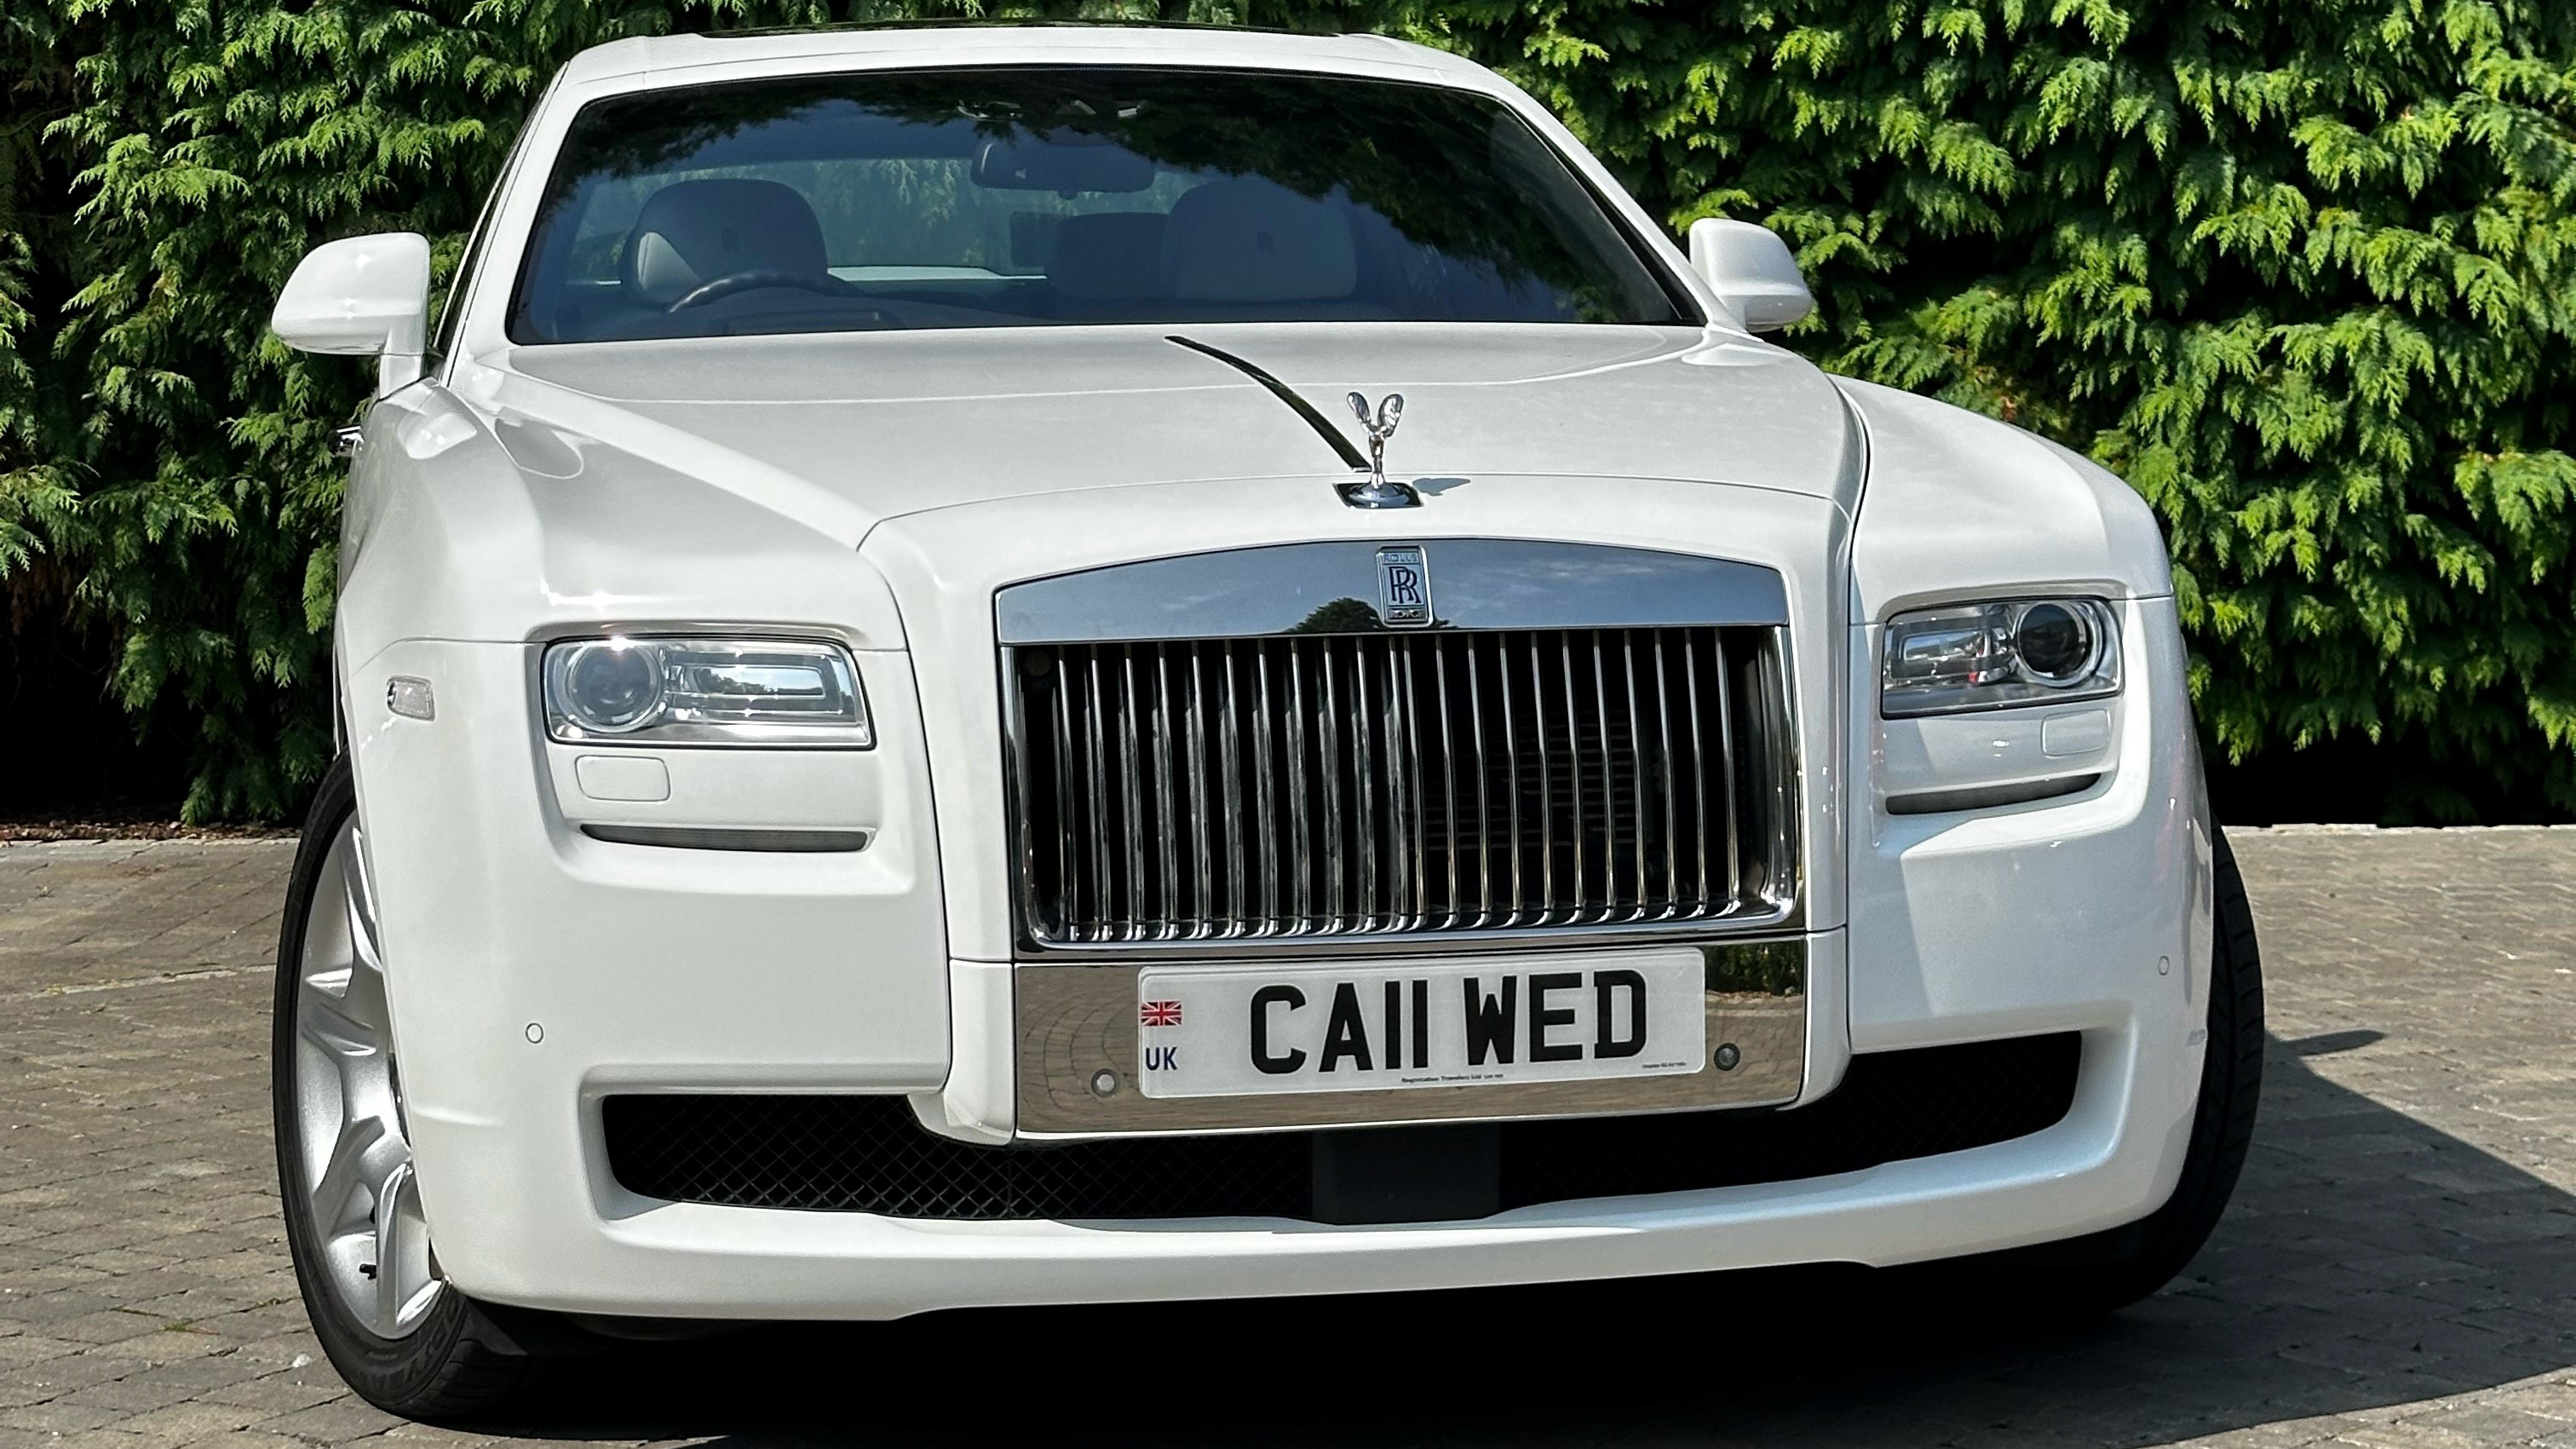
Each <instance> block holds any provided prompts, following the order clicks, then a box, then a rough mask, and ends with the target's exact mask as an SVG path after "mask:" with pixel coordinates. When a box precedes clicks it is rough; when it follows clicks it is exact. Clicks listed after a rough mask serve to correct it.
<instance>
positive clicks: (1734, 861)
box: [1711, 645, 1744, 911]
mask: <svg viewBox="0 0 2576 1449" xmlns="http://www.w3.org/2000/svg"><path fill="white" fill-rule="evenodd" d="M1716 654H1717V667H1716V669H1714V670H1713V671H1711V673H1712V675H1713V676H1714V678H1715V680H1716V682H1717V778H1718V782H1719V784H1720V786H1721V788H1722V789H1723V790H1724V799H1725V801H1726V804H1725V806H1724V807H1723V809H1722V810H1721V811H1720V812H1719V815H1718V818H1719V819H1720V820H1721V821H1723V822H1724V825H1723V826H1722V827H1721V828H1722V829H1724V830H1725V832H1726V879H1725V880H1724V881H1722V882H1720V886H1721V894H1722V895H1723V896H1724V897H1725V898H1726V900H1727V901H1728V905H1727V907H1726V909H1727V910H1729V911H1731V910H1733V909H1734V899H1735V895H1736V893H1737V892H1738V891H1740V890H1742V889H1743V886H1744V867H1743V862H1742V860H1741V858H1740V855H1739V852H1740V850H1741V849H1742V838H1741V837H1742V835H1743V817H1741V816H1739V815H1737V814H1736V813H1735V708H1734V701H1733V700H1732V699H1731V698H1730V697H1729V694H1730V691H1729V690H1728V689H1727V687H1726V676H1727V673H1728V667H1729V664H1730V662H1731V661H1729V660H1728V659H1727V657H1726V650H1725V648H1724V646H1723V645H1720V646H1718V647H1717V649H1716Z"/></svg>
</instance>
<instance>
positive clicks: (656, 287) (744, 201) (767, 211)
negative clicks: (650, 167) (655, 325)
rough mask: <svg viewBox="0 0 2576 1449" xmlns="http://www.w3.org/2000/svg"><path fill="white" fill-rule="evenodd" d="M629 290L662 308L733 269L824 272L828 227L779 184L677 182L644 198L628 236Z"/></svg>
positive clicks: (792, 191) (804, 273)
mask: <svg viewBox="0 0 2576 1449" xmlns="http://www.w3.org/2000/svg"><path fill="white" fill-rule="evenodd" d="M621 270H622V272H623V273H624V280H625V283H626V286H627V289H628V290H629V291H630V292H631V293H632V294H634V295H635V296H636V297H637V298H639V299H640V300H642V301H645V302H649V303H651V304H653V305H655V306H663V305H666V304H668V303H671V302H675V301H677V300H679V299H680V298H681V297H682V296H684V295H686V294H687V293H688V291H689V290H690V289H691V288H693V287H696V286H697V285H698V284H700V283H702V282H709V281H713V280H714V279H716V278H718V277H721V276H725V275H727V274H729V273H732V272H745V271H753V270H771V271H781V272H793V273H796V274H797V275H799V276H811V277H818V276H823V275H826V258H825V254H824V250H823V224H822V223H821V222H819V221H817V220H815V218H814V208H813V207H812V206H810V205H808V204H807V203H806V201H805V198H804V197H803V196H801V195H799V194H797V191H796V189H795V188H794V187H792V186H784V185H781V184H780V183H778V182H775V181H752V180H744V179H712V180H705V181H675V182H673V183H672V184H670V185H668V186H665V187H663V188H662V189H661V190H659V191H656V192H654V193H653V194H652V195H651V196H649V197H647V198H645V201H644V207H643V209H642V210H641V211H638V212H637V213H636V214H635V225H634V226H633V227H631V228H629V229H628V231H627V233H626V255H625V258H624V260H623V262H622V264H621Z"/></svg>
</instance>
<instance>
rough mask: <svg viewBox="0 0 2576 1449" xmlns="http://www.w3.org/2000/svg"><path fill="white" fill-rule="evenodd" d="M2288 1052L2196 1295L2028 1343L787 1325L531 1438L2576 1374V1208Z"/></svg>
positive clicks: (1483, 1327)
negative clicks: (2316, 1071) (2571, 1369)
mask: <svg viewBox="0 0 2576 1449" xmlns="http://www.w3.org/2000/svg"><path fill="white" fill-rule="evenodd" d="M2376 1039H2377V1034H2376V1033H2371V1032H2338V1033H2333V1034H2330V1035H2327V1036H2322V1037H2313V1038H2308V1039H2305V1040H2302V1041H2298V1042H2291V1043H2282V1042H2279V1041H2275V1042H2274V1043H2273V1044H2272V1047H2271V1052H2270V1058H2269V1060H2268V1062H2267V1064H2266V1072H2267V1077H2266V1083H2265V1100H2264V1106H2263V1113H2264V1115H2263V1119H2262V1122H2261V1124H2260V1126H2259V1127H2258V1129H2257V1132H2256V1141H2255V1147H2254V1151H2253V1156H2252V1159H2251V1160H2250V1161H2249V1163H2248V1165H2247V1169H2246V1174H2245V1179H2244V1181H2243V1183H2242V1184H2241V1185H2240V1187H2239V1188H2238V1190H2237V1195H2236V1200H2235V1205H2234V1207H2233V1208H2231V1210H2230V1211H2229V1213H2228V1216H2227V1218H2226V1220H2225V1221H2224V1222H2223V1223H2222V1224H2221V1225H2220V1227H2219V1230H2218V1233H2217V1236H2216V1237H2215V1238H2214V1239H2213V1240H2212V1241H2211V1243H2210V1245H2209V1247H2208V1248H2207V1249H2205V1250H2204V1251H2203V1252H2202V1254H2201V1256H2200V1258H2199V1260H2198V1261H2197V1262H2195V1263H2194V1264H2193V1265H2192V1266H2191V1268H2190V1269H2188V1270H2187V1271H2186V1273H2185V1275H2184V1277H2183V1278H2182V1279H2181V1280H2180V1281H2178V1282H2177V1283H2176V1284H2175V1285H2174V1286H2173V1287H2171V1288H2169V1289H2167V1290H2166V1291H2165V1292H2164V1293H2162V1294H2160V1295H2158V1296H2157V1297H2156V1298H2154V1299H2151V1300H2150V1301H2148V1302H2147V1303H2144V1304H2141V1305H2139V1306H2137V1307H2134V1308H2132V1309H2130V1310H2128V1311H2127V1312H2125V1313H2122V1314H2120V1315H2118V1316H2116V1317H2114V1318H2111V1319H2108V1320H2105V1321H2103V1322H2102V1323H2100V1324H2098V1325H2094V1326H2091V1327H2088V1328H2085V1329H2082V1330H2078V1331H2073V1332H2061V1333H2053V1334H2052V1333H2020V1332H2016V1331H2014V1330H2013V1329H2012V1328H2011V1327H2009V1320H2008V1319H2006V1320H2005V1323H2006V1326H2002V1327H1998V1326H1995V1325H1994V1324H1992V1323H1987V1324H1985V1325H1984V1326H1980V1324H1979V1320H1980V1319H1981V1318H1983V1317H1985V1316H1986V1315H1985V1313H1983V1312H1981V1310H1991V1309H1997V1308H2000V1307H2002V1306H2003V1305H1993V1304H1976V1303H1969V1302H1960V1303H1955V1304H1952V1303H1941V1302H1932V1303H1924V1302H1920V1301H1911V1302H1909V1301H1904V1300H1900V1299H1897V1298H1895V1297H1893V1296H1891V1295H1889V1294H1887V1293H1885V1292H1883V1291H1882V1290H1881V1288H1880V1287H1879V1285H1878V1283H1877V1281H1876V1279H1875V1276H1874V1275H1872V1274H1869V1273H1867V1272H1865V1271H1863V1270H1858V1269H1834V1268H1826V1269H1802V1270H1794V1271H1783V1272H1774V1273H1761V1274H1729V1275H1706V1276H1698V1277H1686V1278H1667V1279H1650V1280H1642V1281H1636V1282H1628V1283H1616V1284H1595V1285H1573V1286H1562V1287H1545V1288H1530V1289H1487V1290H1477V1291H1474V1292H1462V1293H1438V1294H1405V1295H1388V1296H1383V1297H1371V1298H1339V1299H1301V1300H1273V1301H1264V1302H1249V1303H1225V1304H1204V1305H1163V1306H1136V1307H1123V1308H1103V1309H1089V1308H1086V1309H1046V1310H1011V1311H981V1312H974V1313H956V1314H942V1315H932V1316H928V1317H924V1318H918V1319H913V1320H909V1321H906V1322H902V1323H896V1324H884V1325H861V1326H850V1327H830V1328H818V1329H762V1330H757V1331H754V1332H750V1333H745V1334H742V1335H738V1336H733V1337H728V1338H723V1339H717V1340H711V1341H701V1342H699V1343H695V1344H690V1345H682V1346H676V1347H657V1348H653V1349H648V1350H639V1351H635V1352H631V1353H620V1354H617V1355H614V1356H611V1357H609V1358H605V1359H600V1360H593V1361H588V1362H585V1363H582V1364H580V1365H578V1366H576V1367H575V1368H573V1369H572V1370H571V1371H569V1372H568V1373H567V1374H566V1375H565V1377H564V1379H563V1381H562V1382H561V1383H560V1384H559V1385H558V1387H557V1388H556V1389H555V1390H554V1392H553V1393H551V1394H550V1395H549V1396H548V1397H547V1399H546V1400H544V1401H543V1402H542V1403H541V1404H540V1405H539V1407H538V1409H537V1411H536V1412H535V1413H534V1414H533V1415H532V1416H531V1417H530V1418H529V1419H528V1420H527V1421H524V1422H519V1423H514V1424H511V1425H508V1426H499V1425H492V1426H482V1427H485V1428H487V1429H500V1428H503V1427H506V1428H507V1429H508V1430H510V1431H512V1432H517V1433H522V1434H529V1435H534V1436H537V1437H543V1438H557V1439H566V1440H589V1439H635V1438H667V1437H676V1436H692V1437H694V1436H701V1435H708V1436H716V1440H717V1442H719V1443H723V1444H732V1445H744V1446H753V1445H786V1444H801V1443H825V1442H830V1443H844V1444H846V1443H877V1442H883V1443H890V1444H892V1443H899V1444H905V1445H949V1444H956V1445H966V1444H1001V1445H1019V1444H1026V1445H1040V1444H1044V1445H1050V1446H1057V1445H1080V1444H1117V1445H1121V1446H1127V1449H1134V1446H1139V1445H1154V1444H1165V1443H1170V1444H1179V1443H1205V1442H1209V1441H1222V1442H1225V1443H1228V1444H1280V1445H1289V1444H1296V1445H1309V1444H1316V1443H1331V1444H1335V1445H1390V1446H1392V1445H1416V1444H1422V1443H1426V1442H1440V1443H1447V1442H1460V1443H1478V1444H1490V1443H1526V1444H1561V1443H1585V1444H1597V1443H1665V1442H1670V1443H1693V1444H1701V1443H1711V1442H1716V1443H1727V1442H1737V1441H1747V1442H1781V1441H1789V1442H1808V1443H1832V1444H1835V1445H1837V1446H1848V1445H1860V1444H1871V1443H1890V1444H1926V1443H1933V1442H1939V1441H1944V1440H1958V1441H1964V1442H1969V1443H1978V1444H1987V1443H2000V1442H2012V1441H2016V1440H2025V1439H2027V1440H2043V1441H2045V1442H2049V1443H2067V1442H2084V1443H2093V1444H2100V1445H2119V1446H2130V1445H2147V1444H2158V1443H2164V1442H2167V1441H2170V1440H2174V1439H2180V1438H2188V1437H2191V1436H2193V1435H2198V1434H2209V1433H2216V1432H2219V1431H2223V1430H2229V1429H2242V1428H2250V1427H2254V1426H2258V1425H2262V1424H2267V1423H2272V1422H2276V1421H2280V1420H2286V1419H2306V1418H2311V1417H2315V1416H2319V1415H2328V1414H2338V1413H2364V1412H2367V1411H2371V1410H2376V1409H2383V1408H2387V1407H2390V1406H2395V1405H2403V1404H2410V1403H2414V1402H2417V1401H2420V1400H2424V1399H2428V1398H2434V1397H2438V1396H2441V1395H2446V1394H2454V1393H2459V1392H2463V1391H2466V1390H2469V1389H2475V1388H2487V1387H2492V1386H2495V1385H2499V1384H2504V1383H2509V1382H2512V1381H2514V1380H2518V1379H2523V1378H2528V1377H2531V1376H2533V1375H2539V1374H2547V1373H2551V1372H2554V1371H2558V1370H2564V1369H2567V1368H2569V1367H2570V1366H2571V1365H2576V1199H2571V1198H2570V1196H2569V1195H2568V1194H2566V1193H2563V1192H2560V1191H2559V1190H2558V1189H2556V1188H2553V1187H2551V1186H2549V1185H2548V1184H2547V1183H2544V1182H2542V1181H2540V1180H2539V1179H2537V1178H2534V1177H2532V1176H2530V1175H2529V1174H2527V1173H2525V1172H2522V1171H2521V1170H2519V1169H2517V1168H2514V1167H2512V1166H2510V1165H2508V1164H2506V1163H2504V1162H2501V1161H2499V1160H2497V1159H2496V1158H2494V1157H2493V1156H2490V1155H2489V1154H2487V1153H2486V1152H2483V1151H2481V1150H2480V1149H2478V1148H2476V1147H2473V1146H2471V1145H2469V1144H2468V1143H2466V1142H2463V1141H2461V1140H2459V1139H2457V1138H2455V1137H2451V1136H2448V1135H2446V1134H2444V1133H2442V1132H2439V1131H2436V1130H2433V1129H2431V1128H2429V1127H2426V1126H2424V1125H2422V1124H2420V1123H2417V1122H2415V1121H2413V1120H2412V1119H2410V1118H2408V1117H2407V1116H2405V1115H2404V1114H2403V1113H2400V1112H2398V1111H2395V1110H2392V1109H2390V1108H2388V1107H2384V1106H2381V1105H2380V1104H2378V1103H2376V1102H2374V1101H2371V1100H2370V1099H2368V1098H2366V1097H2363V1096H2360V1095H2358V1094H2356V1093H2354V1092H2351V1091H2349V1090H2347V1089H2345V1088H2342V1087H2339V1086H2336V1085H2334V1084H2332V1083H2330V1082H2327V1081H2325V1080H2323V1079H2321V1078H2319V1077H2318V1076H2316V1075H2315V1074H2314V1073H2312V1072H2310V1071H2309V1070H2308V1069H2307V1067H2306V1065H2305V1064H2304V1061H2303V1057H2305V1056H2314V1055H2321V1054H2324V1053H2327V1052H2334V1051H2345V1050H2352V1049H2355V1048H2358V1047H2361V1046H2365V1045H2368V1044H2369V1043H2370V1042H2371V1041H2374V1040H2376Z"/></svg>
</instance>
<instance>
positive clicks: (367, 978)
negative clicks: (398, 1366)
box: [294, 815, 445, 1339]
mask: <svg viewBox="0 0 2576 1449" xmlns="http://www.w3.org/2000/svg"><path fill="white" fill-rule="evenodd" d="M377 939H378V938H377V934H376V913H375V902H374V899H373V897H372V895H371V894H370V892H369V891H368V888H367V876H366V867H365V865H364V863H363V859H362V854H361V836H360V833H359V830H358V823H357V817H356V816H355V815H352V816H350V817H349V818H348V819H347V820H345V821H344V822H342V824H341V826H340V829H339V832H338V833H337V834H336V835H334V836H333V837H332V841H331V848H330V852H329V854H328V855H327V856H326V857H325V858H324V860H323V862H322V869H321V873H320V875H319V876H318V877H317V878H316V880H315V881H314V887H313V903H312V907H311V910H310V911H309V912H308V914H307V915H306V917H305V923H304V950H303V955H302V957H301V959H300V960H299V962H298V963H297V968H296V973H297V974H296V983H295V1097H296V1100H295V1112H294V1121H295V1135H296V1139H297V1140H296V1143H295V1148H296V1151H295V1160H296V1162H297V1163H298V1164H299V1165H300V1166H301V1168H302V1183H301V1186H302V1188H303V1190H304V1196H305V1201H306V1203H307V1204H308V1206H309V1207H310V1209H311V1212H312V1223H313V1231H314V1237H315V1239H316V1240H317V1241H318V1242H319V1243H320V1245H321V1263H320V1267H321V1269H322V1275H323V1277H325V1278H326V1279H327V1280H329V1282H330V1285H331V1291H332V1292H333V1293H334V1294H335V1295H337V1296H338V1298H339V1300H340V1302H341V1305H342V1306H343V1307H345V1308H346V1309H348V1311H349V1312H350V1314H351V1315H352V1316H353V1317H354V1318H355V1319H356V1320H357V1322H358V1323H359V1324H361V1325H363V1326H364V1327H365V1328H366V1329H367V1330H368V1331H369V1332H371V1333H373V1334H375V1335H376V1336H377V1337H379V1338H386V1339H396V1338H402V1337H404V1336H406V1335H408V1334H410V1333H411V1332H412V1331H413V1330H414V1329H416V1328H418V1327H419V1326H420V1324H421V1321H422V1320H423V1319H424V1318H426V1317H428V1315H429V1311H430V1309H431V1308H433V1307H435V1306H436V1304H437V1302H438V1297H439V1294H440V1293H441V1292H442V1291H443V1290H444V1287H445V1285H444V1284H442V1283H441V1282H440V1281H439V1277H438V1269H437V1263H436V1260H435V1259H434V1258H433V1257H432V1256H431V1254H430V1247H429V1226H428V1223H427V1222H426V1220H425V1219H424V1218H423V1217H422V1215H421V1207H420V1188H419V1185H418V1183H417V1182H416V1181H415V1179H414V1177H413V1174H412V1155H411V1140H410V1138H409V1137H408V1136H407V1135H406V1133H405V1132H404V1129H403V1115H402V1086H401V1079H400V1077H399V1076H398V1075H397V1074H396V1072H395V1069H394V1054H393V1029H392V1016H391V1014H390V1013H389V1012H388V1011H387V1009H386V1002H385V973H384V963H383V960H382V957H381V956H380V955H379V953H378V950H377Z"/></svg>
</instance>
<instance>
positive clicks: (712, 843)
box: [581, 824, 869, 855]
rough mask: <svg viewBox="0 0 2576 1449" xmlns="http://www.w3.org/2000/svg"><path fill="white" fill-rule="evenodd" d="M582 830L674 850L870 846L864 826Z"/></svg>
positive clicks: (821, 851) (820, 851)
mask: <svg viewBox="0 0 2576 1449" xmlns="http://www.w3.org/2000/svg"><path fill="white" fill-rule="evenodd" d="M581 833H582V834H584V835H587V836H589V837H590V838H591V839H593V840H604V841H607V842H608V843H609V844H611V845H650V846H658V847H661V848H664V849H671V850H752V851H766V852H775V853H785V854H790V855H825V854H833V853H842V852H849V851H857V850H865V849H867V848H868V839H869V832H867V831H865V830H735V829H699V828H695V827H691V826H681V825H596V824H594V825H584V826H583V827H581Z"/></svg>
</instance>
